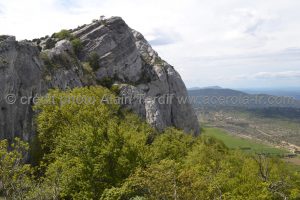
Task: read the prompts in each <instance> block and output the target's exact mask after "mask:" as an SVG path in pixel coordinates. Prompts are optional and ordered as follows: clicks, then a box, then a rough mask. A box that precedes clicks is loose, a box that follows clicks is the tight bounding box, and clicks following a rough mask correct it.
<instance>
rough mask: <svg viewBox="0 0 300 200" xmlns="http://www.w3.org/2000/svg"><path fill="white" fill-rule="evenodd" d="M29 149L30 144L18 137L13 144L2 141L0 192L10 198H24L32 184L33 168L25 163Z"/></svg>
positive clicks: (0, 148) (0, 152) (0, 151)
mask: <svg viewBox="0 0 300 200" xmlns="http://www.w3.org/2000/svg"><path fill="white" fill-rule="evenodd" d="M9 148H10V149H11V150H10V151H8V149H9ZM27 150H28V145H27V144H26V143H24V142H22V141H21V140H20V139H18V138H16V139H15V142H14V143H13V144H11V145H9V144H8V142H7V140H2V141H0V193H1V194H2V195H4V196H5V197H7V198H9V199H24V198H25V197H26V194H27V193H28V191H29V190H30V188H31V186H32V179H31V173H32V169H31V167H30V165H28V164H23V161H24V155H25V153H26V151H27Z"/></svg>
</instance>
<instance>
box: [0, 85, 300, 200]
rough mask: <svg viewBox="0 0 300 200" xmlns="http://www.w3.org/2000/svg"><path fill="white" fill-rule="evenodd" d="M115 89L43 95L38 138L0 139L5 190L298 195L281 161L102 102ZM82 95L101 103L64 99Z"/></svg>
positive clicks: (87, 195)
mask: <svg viewBox="0 0 300 200" xmlns="http://www.w3.org/2000/svg"><path fill="white" fill-rule="evenodd" d="M117 92H118V91H117V90H116V89H113V90H108V89H106V88H103V87H85V88H76V89H73V90H68V91H64V92H62V91H59V90H52V91H50V92H49V94H48V97H44V98H42V99H40V100H39V102H38V104H37V105H36V106H35V108H34V109H35V110H36V112H37V113H38V114H37V116H36V126H37V135H36V137H35V138H33V139H32V140H31V142H30V143H29V144H27V143H25V142H23V141H21V140H19V139H18V138H16V139H15V141H14V142H13V143H9V142H8V141H6V140H3V141H1V143H0V180H1V181H0V192H1V195H0V196H3V197H6V198H7V199H30V200H34V199H36V200H38V199H40V200H46V199H80V200H83V199H97V200H98V199H99V200H167V199H174V200H196V199H197V200H202V199H300V174H299V172H295V171H293V170H292V169H291V168H290V167H291V166H289V165H287V164H286V163H284V162H283V161H281V160H280V159H278V158H275V157H268V156H266V155H263V154H246V153H243V152H240V151H238V150H230V149H228V148H227V147H226V146H225V145H224V144H223V143H222V142H221V141H218V140H217V139H214V138H212V137H207V136H203V135H202V136H199V137H193V136H191V135H189V134H186V133H183V132H182V131H180V130H176V129H175V128H168V129H166V130H165V131H164V132H163V133H159V132H157V131H156V130H154V129H153V128H151V127H150V126H149V125H148V124H147V123H146V122H144V121H143V120H142V119H140V118H139V117H137V116H136V115H135V114H133V113H131V112H130V111H128V110H125V109H122V108H121V107H120V106H119V105H118V104H109V103H104V102H103V101H100V100H101V99H103V96H107V95H109V96H110V97H116V95H117V94H116V93H117ZM78 96H81V97H82V96H85V97H94V99H98V100H99V101H94V102H93V103H92V104H91V103H78V102H75V101H68V102H67V103H66V101H64V103H63V104H62V99H70V97H72V98H71V99H74V98H76V97H78ZM49 97H52V98H50V100H49ZM28 152H29V153H28ZM26 160H29V162H25V161H26Z"/></svg>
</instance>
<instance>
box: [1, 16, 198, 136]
mask: <svg viewBox="0 0 300 200" xmlns="http://www.w3.org/2000/svg"><path fill="white" fill-rule="evenodd" d="M72 35H73V36H74V37H77V38H79V39H80V40H81V41H82V44H83V50H82V51H81V53H80V55H78V56H76V55H75V53H74V52H73V47H72V45H71V43H70V41H68V40H61V41H59V40H57V39H55V38H48V37H46V38H41V39H39V40H40V42H39V44H35V43H34V42H26V41H22V42H18V41H16V40H15V38H14V37H13V36H0V85H1V88H0V95H1V96H2V97H4V96H5V95H7V94H15V95H16V98H17V100H16V102H20V97H22V96H27V97H30V96H33V97H34V96H35V95H45V94H46V93H47V91H48V89H50V88H59V89H62V90H65V89H67V88H74V87H82V86H87V85H95V84H97V83H98V84H99V83H101V81H102V80H104V79H107V78H109V79H110V80H112V82H114V83H115V85H118V86H119V88H120V96H122V97H125V98H127V99H129V100H130V101H128V102H126V104H125V105H123V106H124V107H126V108H129V109H131V110H132V111H134V112H135V113H137V114H138V115H139V116H141V117H142V118H144V119H145V120H146V121H147V122H148V123H149V124H151V125H152V126H153V127H155V128H157V129H158V130H160V131H161V130H163V129H165V128H166V127H169V126H174V127H176V128H179V129H183V130H185V131H186V132H187V133H192V134H194V135H198V134H199V130H200V129H199V125H198V120H197V118H196V115H195V114H194V110H193V109H192V107H191V105H190V104H189V102H187V103H180V101H179V100H178V98H187V90H186V87H185V85H184V83H183V81H182V79H181V77H180V75H179V74H178V73H177V72H176V71H175V69H174V68H173V67H172V66H171V65H169V64H168V63H167V62H165V61H164V60H162V59H161V58H160V57H159V56H158V54H157V52H155V51H154V50H153V49H152V47H151V46H150V45H149V43H148V42H147V41H146V40H145V39H144V37H143V36H142V34H140V33H139V32H137V31H135V30H132V29H130V28H129V27H128V26H127V24H126V23H125V22H124V21H123V20H122V19H121V18H119V17H112V18H110V19H107V20H102V21H95V22H93V23H92V24H89V25H85V26H81V27H79V28H77V29H75V30H73V31H72ZM49 41H50V42H49ZM47 42H48V43H51V48H46V46H47V45H46V44H47ZM48 46H49V45H48ZM41 49H42V50H41ZM92 53H96V54H97V55H98V56H99V69H98V70H97V71H95V72H90V73H87V72H86V69H85V68H84V63H86V62H87V61H88V58H89V56H90V55H91V54H92ZM170 99H172V100H170ZM33 104H34V102H32V101H29V103H28V104H26V105H24V104H21V103H16V104H14V105H9V104H8V103H7V102H6V101H5V99H4V98H2V99H1V98H0V138H8V139H12V138H13V137H16V136H18V137H21V138H23V139H25V140H30V138H31V137H32V136H33V135H34V133H35V126H34V122H33V116H34V114H35V113H34V112H33V111H32V105H33Z"/></svg>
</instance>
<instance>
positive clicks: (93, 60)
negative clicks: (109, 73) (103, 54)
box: [88, 52, 100, 71]
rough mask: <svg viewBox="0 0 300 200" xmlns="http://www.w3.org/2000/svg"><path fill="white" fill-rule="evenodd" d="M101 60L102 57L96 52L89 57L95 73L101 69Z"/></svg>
mask: <svg viewBox="0 0 300 200" xmlns="http://www.w3.org/2000/svg"><path fill="white" fill-rule="evenodd" d="M99 59H100V57H99V55H98V54H97V53H96V52H92V53H90V55H89V57H88V62H89V64H90V66H91V67H92V68H93V70H94V71H97V70H98V69H99V67H100V65H99Z"/></svg>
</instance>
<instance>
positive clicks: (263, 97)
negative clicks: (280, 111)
mask: <svg viewBox="0 0 300 200" xmlns="http://www.w3.org/2000/svg"><path fill="white" fill-rule="evenodd" d="M188 93H189V96H190V97H191V99H192V100H193V101H194V102H193V104H194V106H196V107H197V106H214V107H216V106H234V107H243V108H270V107H272V108H277V107H279V108H300V101H299V100H296V99H295V98H292V97H286V96H275V95H269V94H249V93H246V92H242V91H238V90H232V89H223V88H215V87H214V88H201V89H193V90H188Z"/></svg>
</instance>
